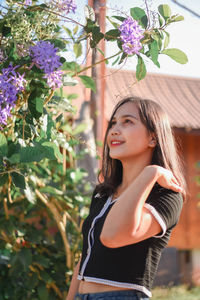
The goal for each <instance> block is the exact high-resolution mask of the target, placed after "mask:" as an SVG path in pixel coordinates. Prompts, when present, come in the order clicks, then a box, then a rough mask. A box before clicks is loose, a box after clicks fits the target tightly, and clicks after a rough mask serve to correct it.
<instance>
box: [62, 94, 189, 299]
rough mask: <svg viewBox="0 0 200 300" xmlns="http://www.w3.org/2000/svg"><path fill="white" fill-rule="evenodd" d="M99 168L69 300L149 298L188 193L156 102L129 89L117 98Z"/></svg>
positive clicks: (167, 124)
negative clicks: (130, 94)
mask: <svg viewBox="0 0 200 300" xmlns="http://www.w3.org/2000/svg"><path fill="white" fill-rule="evenodd" d="M101 175H102V177H103V182H102V183H100V184H99V185H97V187H96V188H95V191H94V193H93V196H92V202H91V207H90V213H89V216H88V217H87V218H86V220H85V221H84V224H83V230H82V231H83V251H82V258H81V259H80V261H79V263H78V265H77V267H76V269H75V271H74V275H73V278H72V282H71V286H70V290H69V293H68V296H67V300H72V299H76V300H79V299H84V300H85V299H90V300H94V299H99V300H100V299H111V298H112V299H118V300H120V299H135V300H136V299H143V300H146V299H149V297H151V287H152V284H153V279H154V277H155V273H156V270H157V266H158V263H159V260H160V256H161V252H162V250H163V248H164V247H165V246H166V245H167V242H168V240H169V237H170V234H171V231H172V229H173V228H174V227H175V225H176V224H177V222H178V219H179V216H180V212H181V209H182V204H183V197H182V196H184V195H185V181H184V177H183V172H182V170H181V164H180V162H179V157H178V155H177V151H176V147H175V142H174V139H173V135H172V131H171V127H170V123H169V120H168V117H167V115H166V113H165V112H164V111H163V110H162V109H161V107H160V105H158V103H156V102H154V101H151V100H146V99H145V100H144V99H140V98H132V97H129V98H126V99H124V100H122V101H121V102H119V103H118V104H117V106H116V107H115V109H114V112H113V114H112V116H111V119H110V122H109V124H108V129H107V132H106V135H105V141H104V152H103V162H102V170H101Z"/></svg>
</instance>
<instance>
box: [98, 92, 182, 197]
mask: <svg viewBox="0 0 200 300" xmlns="http://www.w3.org/2000/svg"><path fill="white" fill-rule="evenodd" d="M127 102H131V103H134V104H135V105H136V107H137V108H138V112H139V116H140V119H141V122H142V123H143V124H144V125H145V127H146V128H147V130H148V132H149V133H150V134H152V133H153V134H154V136H155V138H156V142H157V143H156V146H155V148H154V152H153V156H152V161H151V164H152V165H153V164H156V165H159V166H161V167H164V168H166V169H168V170H170V171H172V173H173V174H174V176H175V177H176V179H177V180H178V182H179V184H180V185H181V187H182V188H183V190H184V192H183V196H184V198H185V193H186V183H185V178H184V171H183V164H182V161H181V159H180V155H178V151H177V145H176V143H175V139H174V135H173V132H172V129H171V125H170V122H169V119H168V116H167V114H166V112H165V111H164V110H163V109H162V107H161V106H160V105H159V104H158V103H157V102H155V101H152V100H149V99H141V98H139V97H128V98H125V99H123V100H121V101H120V102H118V103H117V105H116V106H115V108H114V111H113V113H112V115H111V118H110V121H109V123H108V127H107V131H106V134H105V139H104V146H103V159H102V169H101V172H100V176H101V177H103V182H101V183H99V185H98V186H97V191H98V192H99V193H100V194H105V193H106V194H107V195H111V194H112V193H114V192H116V190H117V187H118V186H119V185H120V184H121V182H122V175H123V168H122V164H121V162H120V161H119V160H118V159H113V158H111V157H110V155H109V148H108V145H107V136H108V132H109V129H110V128H111V124H112V120H113V117H114V115H115V113H116V112H117V110H118V109H119V107H121V106H122V105H124V104H125V103H127Z"/></svg>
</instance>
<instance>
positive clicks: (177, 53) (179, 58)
mask: <svg viewBox="0 0 200 300" xmlns="http://www.w3.org/2000/svg"><path fill="white" fill-rule="evenodd" d="M161 53H162V54H166V55H168V56H169V57H171V58H172V59H173V60H175V61H176V62H178V63H180V64H186V63H187V62H188V58H187V55H186V54H185V53H184V52H183V51H181V50H179V49H176V48H170V49H165V50H163V51H162V52H161Z"/></svg>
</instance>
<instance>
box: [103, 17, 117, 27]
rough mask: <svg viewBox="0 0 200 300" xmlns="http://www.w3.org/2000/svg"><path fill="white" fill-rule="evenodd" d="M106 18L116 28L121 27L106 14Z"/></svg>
mask: <svg viewBox="0 0 200 300" xmlns="http://www.w3.org/2000/svg"><path fill="white" fill-rule="evenodd" d="M106 19H107V20H108V21H109V22H110V23H111V24H112V25H113V27H114V28H118V27H119V24H118V23H116V22H114V21H113V20H112V19H111V18H110V17H108V16H106Z"/></svg>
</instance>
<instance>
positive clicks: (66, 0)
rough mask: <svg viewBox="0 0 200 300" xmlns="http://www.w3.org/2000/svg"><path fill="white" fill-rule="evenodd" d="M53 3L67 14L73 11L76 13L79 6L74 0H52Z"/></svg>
mask: <svg viewBox="0 0 200 300" xmlns="http://www.w3.org/2000/svg"><path fill="white" fill-rule="evenodd" d="M51 3H52V4H53V5H54V6H56V8H57V9H58V10H60V11H64V12H66V13H67V14H68V13H70V12H71V11H72V12H73V13H75V10H76V8H77V6H76V4H75V2H74V0H52V1H51Z"/></svg>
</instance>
